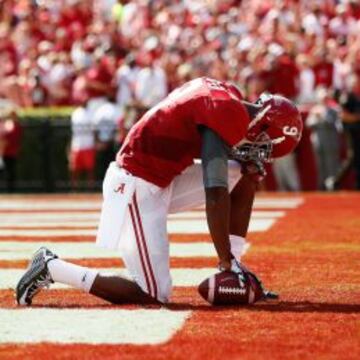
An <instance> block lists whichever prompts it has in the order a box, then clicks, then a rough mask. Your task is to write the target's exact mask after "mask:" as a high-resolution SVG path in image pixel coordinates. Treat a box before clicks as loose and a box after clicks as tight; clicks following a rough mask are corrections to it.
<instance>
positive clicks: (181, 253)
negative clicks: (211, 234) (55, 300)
mask: <svg viewBox="0 0 360 360" xmlns="http://www.w3.org/2000/svg"><path fill="white" fill-rule="evenodd" d="M40 245H42V246H46V247H48V248H49V249H51V250H52V251H53V252H54V253H56V254H57V255H58V256H59V257H62V258H66V259H97V258H101V259H111V258H119V257H120V256H121V254H120V252H117V251H110V250H106V249H102V248H99V247H97V246H95V243H94V242H88V241H86V242H77V243H76V242H74V243H71V242H49V241H44V242H42V243H41V244H39V242H32V241H26V242H20V241H19V242H18V241H0V260H24V259H25V260H26V259H29V257H30V256H31V255H32V253H34V252H35V251H36V250H37V249H38V248H39V247H40ZM170 256H172V257H186V258H191V257H201V256H203V257H215V256H216V253H215V250H214V245H213V244H212V243H206V242H192V243H171V244H170Z"/></svg>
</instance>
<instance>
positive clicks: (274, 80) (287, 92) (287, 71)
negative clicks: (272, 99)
mask: <svg viewBox="0 0 360 360" xmlns="http://www.w3.org/2000/svg"><path fill="white" fill-rule="evenodd" d="M298 77H299V69H298V67H297V66H296V64H295V62H294V60H292V59H291V58H290V57H289V56H281V57H280V58H279V59H278V63H277V64H276V66H275V68H274V69H273V70H272V71H271V73H270V79H271V80H270V88H269V91H270V92H271V93H273V94H281V95H283V96H285V97H287V98H289V99H293V98H295V97H296V96H297V94H298V88H297V81H298Z"/></svg>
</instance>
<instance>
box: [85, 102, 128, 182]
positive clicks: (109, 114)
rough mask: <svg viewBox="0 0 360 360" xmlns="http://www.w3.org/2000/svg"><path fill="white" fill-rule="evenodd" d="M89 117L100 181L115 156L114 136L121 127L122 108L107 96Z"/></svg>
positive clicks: (97, 176) (122, 118) (97, 175)
mask: <svg viewBox="0 0 360 360" xmlns="http://www.w3.org/2000/svg"><path fill="white" fill-rule="evenodd" d="M91 118H92V123H93V128H94V131H95V141H96V145H95V146H96V169H97V174H96V179H97V180H99V181H101V180H103V179H104V176H105V172H106V170H107V168H108V166H109V164H110V162H111V161H114V158H115V154H116V151H117V149H115V138H116V135H117V131H118V129H119V128H121V127H122V122H123V120H124V108H123V107H122V106H119V105H118V104H116V103H115V102H114V98H113V97H111V96H108V99H107V101H106V102H104V103H103V104H102V105H100V106H99V107H98V109H97V110H96V111H95V113H94V114H93V115H92V116H91Z"/></svg>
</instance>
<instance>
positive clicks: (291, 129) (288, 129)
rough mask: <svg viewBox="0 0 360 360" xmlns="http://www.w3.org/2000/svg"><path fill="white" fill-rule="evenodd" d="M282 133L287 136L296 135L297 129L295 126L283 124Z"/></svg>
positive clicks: (297, 133)
mask: <svg viewBox="0 0 360 360" xmlns="http://www.w3.org/2000/svg"><path fill="white" fill-rule="evenodd" d="M283 133H284V135H287V136H293V137H298V135H299V129H298V128H297V127H296V126H284V127H283Z"/></svg>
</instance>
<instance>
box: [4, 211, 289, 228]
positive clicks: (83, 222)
mask: <svg viewBox="0 0 360 360" xmlns="http://www.w3.org/2000/svg"><path fill="white" fill-rule="evenodd" d="M284 215H285V212H284V211H257V210H255V211H253V212H252V214H251V218H252V219H269V218H271V219H272V218H280V217H283V216H284ZM205 217H206V215H205V211H203V212H200V211H186V212H182V213H178V214H171V215H169V216H168V221H175V220H184V219H190V220H205ZM99 219H100V213H89V212H85V213H71V214H69V213H61V212H55V213H46V212H41V213H29V214H24V213H19V212H17V213H16V212H13V213H8V214H0V220H1V223H0V227H6V226H13V227H21V226H34V227H43V226H97V224H98V222H99Z"/></svg>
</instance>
